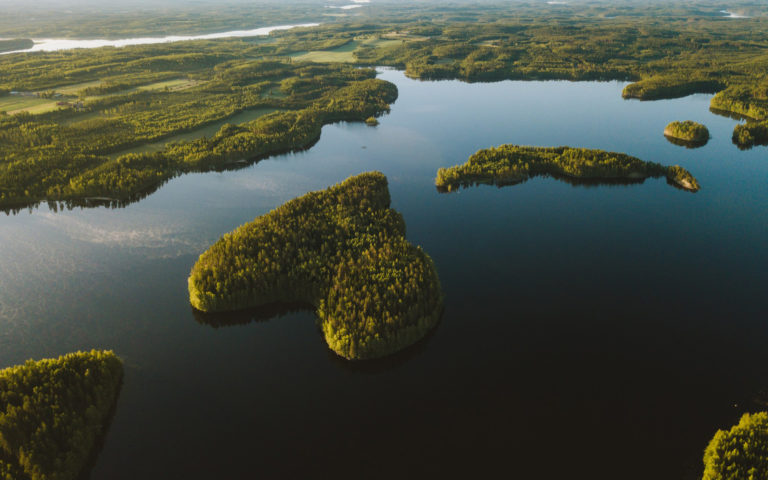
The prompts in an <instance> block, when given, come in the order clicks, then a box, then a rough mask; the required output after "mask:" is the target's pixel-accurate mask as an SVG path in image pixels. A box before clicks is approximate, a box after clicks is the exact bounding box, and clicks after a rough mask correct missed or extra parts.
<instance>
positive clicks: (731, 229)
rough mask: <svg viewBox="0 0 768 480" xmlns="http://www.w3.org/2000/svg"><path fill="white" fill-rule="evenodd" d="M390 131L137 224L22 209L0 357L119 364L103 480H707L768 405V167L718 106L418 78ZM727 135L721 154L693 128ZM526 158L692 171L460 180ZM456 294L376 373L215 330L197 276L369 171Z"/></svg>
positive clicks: (207, 182)
mask: <svg viewBox="0 0 768 480" xmlns="http://www.w3.org/2000/svg"><path fill="white" fill-rule="evenodd" d="M381 78H384V79H387V80H390V81H393V82H395V83H396V84H397V85H398V88H399V90H400V97H399V99H398V100H397V102H396V103H395V104H394V105H393V108H392V112H391V114H390V115H388V116H386V117H384V118H382V119H381V124H380V125H379V126H378V127H376V128H371V127H366V126H365V125H362V124H340V125H332V126H328V127H325V128H324V130H323V135H322V138H321V140H320V142H319V143H318V144H317V145H316V146H314V147H313V148H312V149H311V150H309V151H307V152H303V153H297V154H291V155H285V156H281V157H278V158H273V159H269V160H265V161H263V162H261V163H258V164H256V165H254V166H251V167H249V168H246V169H243V170H239V171H233V172H226V173H210V174H199V175H187V176H184V177H181V178H178V179H176V180H173V181H171V182H170V183H169V184H167V185H166V186H164V187H163V188H161V189H160V190H159V191H158V192H157V193H155V194H153V195H151V196H150V197H148V198H146V199H145V200H143V201H141V202H139V203H136V204H133V205H131V206H129V207H127V208H125V209H117V210H110V209H104V208H98V209H89V210H74V211H65V212H51V211H48V210H47V209H45V208H41V209H39V210H34V211H32V212H23V213H21V214H19V215H16V216H9V217H3V218H0V366H6V365H11V364H16V363H19V362H22V361H23V360H25V359H27V358H31V357H34V358H41V357H47V356H54V355H59V354H62V353H65V352H68V351H72V350H76V349H90V348H110V349H114V350H115V351H116V352H117V353H118V354H119V355H120V356H121V357H123V359H124V360H125V363H126V377H125V384H124V387H123V390H122V393H121V397H120V400H119V403H118V407H117V412H116V415H115V417H114V420H113V423H112V426H111V429H110V432H109V435H108V437H107V439H106V443H105V445H104V448H103V451H102V452H101V455H100V456H99V458H98V461H97V463H96V465H95V467H94V469H93V472H92V478H93V479H94V480H101V479H104V480H106V479H109V480H121V479H126V480H127V479H137V478H143V479H155V478H156V479H170V478H174V479H175V478H180V479H181V478H183V479H201V480H202V479H211V478H228V479H240V478H243V479H245V478H248V479H250V478H323V477H335V478H411V477H422V478H424V477H427V478H432V477H453V476H456V475H457V474H464V475H467V476H470V478H476V477H478V476H480V475H483V476H488V475H494V477H495V476H505V477H510V478H537V479H562V478H577V479H582V478H583V479H590V480H592V479H615V478H624V479H643V480H646V479H648V478H654V479H684V480H688V479H693V478H696V477H697V476H699V475H700V468H701V467H700V463H701V454H702V452H703V449H704V447H705V446H706V444H707V442H708V441H709V439H710V438H711V436H712V434H713V433H714V432H715V430H716V429H717V428H723V427H725V426H728V425H730V424H732V423H734V422H735V421H736V420H737V419H738V417H739V416H740V415H741V414H742V413H743V412H745V411H752V410H755V409H758V408H760V402H761V401H762V400H763V399H766V398H768V396H766V395H764V393H763V391H768V349H766V348H765V345H766V344H768V321H767V320H768V318H767V316H766V314H765V312H766V311H767V310H768V296H767V295H766V294H765V292H766V288H767V287H768V274H767V273H766V272H768V253H766V249H765V245H766V244H767V242H768V222H767V221H766V220H767V219H766V212H768V191H766V185H767V180H768V150H766V149H765V148H757V149H754V150H750V151H744V152H742V151H739V150H738V149H737V148H736V147H735V146H733V145H732V144H731V141H730V135H731V131H732V130H733V126H734V125H735V124H736V121H735V120H732V119H728V118H724V117H719V116H716V115H714V114H712V113H710V112H709V110H708V104H709V98H710V96H708V95H694V96H690V97H687V98H683V99H678V100H671V101H661V102H637V101H624V100H622V99H621V95H620V93H621V89H622V87H623V84H619V83H568V82H500V83H494V84H463V83H459V82H437V83H436V82H416V81H413V80H409V79H406V78H405V77H404V76H403V74H402V73H399V72H395V71H385V72H383V73H382V75H381ZM687 119H690V120H695V121H699V122H702V123H704V124H706V125H707V127H708V128H709V130H710V132H711V134H712V136H713V138H712V139H711V140H710V141H709V143H708V144H707V145H706V146H704V147H702V148H699V149H685V148H681V147H679V146H675V145H673V144H671V143H669V142H667V141H666V140H665V139H664V137H663V135H662V130H663V128H664V126H665V125H666V124H667V123H669V122H670V121H673V120H687ZM502 143H518V144H528V145H542V146H545V145H549V146H552V145H572V146H580V147H589V148H602V149H606V150H615V151H620V152H625V153H629V154H631V155H635V156H638V157H640V158H642V159H644V160H650V161H655V162H659V163H663V164H679V165H682V166H684V167H685V168H687V169H688V170H689V171H691V173H693V175H694V176H695V177H696V178H697V179H698V181H699V183H700V184H701V186H702V190H701V191H700V192H698V193H696V194H692V193H689V192H684V191H681V190H678V189H675V188H672V187H671V186H669V185H667V183H666V182H665V181H664V180H663V179H659V180H647V181H645V182H644V183H642V184H637V185H630V186H597V187H595V186H592V187H587V186H573V185H569V184H567V183H563V182H559V181H557V180H554V179H551V178H536V179H533V180H531V181H528V182H526V183H523V184H521V185H516V186H512V187H505V188H502V189H498V188H496V187H488V186H484V187H477V188H471V189H464V190H461V191H459V192H457V193H453V194H439V193H437V191H436V189H435V188H434V177H435V172H436V170H437V168H439V167H442V166H451V165H455V164H458V163H463V162H464V161H466V159H467V157H468V156H469V155H470V154H471V153H473V152H475V151H476V150H478V149H480V148H486V147H489V146H492V145H499V144H502ZM374 169H375V170H381V171H382V172H384V173H385V174H386V175H387V176H388V178H389V181H390V191H391V194H392V199H393V206H394V207H395V208H396V209H398V210H400V211H401V212H402V213H403V215H404V217H405V220H406V222H407V225H408V238H409V239H410V240H411V241H412V242H414V243H417V244H420V245H422V246H423V247H424V249H425V250H426V251H427V252H428V253H429V254H430V255H431V256H432V258H433V259H434V260H435V262H436V265H437V268H438V270H439V274H440V278H441V281H442V284H443V289H444V292H445V296H446V305H445V306H446V308H445V315H444V318H443V319H442V321H441V323H440V325H439V326H438V327H437V329H436V330H435V331H434V332H433V333H432V334H431V335H430V336H429V337H428V338H427V339H425V341H423V342H421V343H420V344H418V345H417V346H415V347H414V348H411V349H409V350H407V351H405V352H403V354H400V355H397V356H395V357H393V358H390V359H386V360H384V361H379V362H374V363H363V364H360V363H349V362H346V361H343V360H340V359H338V358H337V357H335V356H334V355H333V354H332V353H330V352H329V351H328V349H327V347H326V346H325V344H324V342H323V339H322V336H321V335H320V334H319V333H318V331H317V329H316V327H315V325H314V317H313V315H312V314H311V313H310V312H299V313H289V314H286V315H284V316H282V317H280V318H275V319H272V320H269V321H259V322H253V323H246V324H242V325H237V326H231V327H222V328H213V327H212V326H209V325H206V324H203V323H200V322H198V321H196V319H195V317H194V316H193V314H192V311H191V308H190V307H189V305H188V298H187V284H186V279H187V275H188V273H189V269H190V268H191V266H192V265H193V263H194V262H195V260H196V258H197V256H198V255H199V254H200V253H202V252H203V251H204V250H205V249H206V248H207V247H208V246H209V245H210V244H211V243H212V242H213V241H215V240H216V239H217V238H218V237H219V236H220V235H221V234H223V233H225V232H228V231H230V230H232V229H233V228H235V227H236V226H238V225H240V224H242V223H244V222H247V221H249V220H251V219H252V218H253V217H255V216H257V215H260V214H263V213H265V212H267V211H269V210H270V209H272V208H274V207H276V206H278V205H280V204H281V203H283V202H285V201H287V200H289V199H291V198H293V197H295V196H298V195H301V194H303V193H305V192H307V191H310V190H315V189H320V188H324V187H327V186H328V185H330V184H333V183H336V182H339V181H341V180H343V179H344V178H346V177H348V176H350V175H353V174H357V173H360V172H363V171H367V170H374Z"/></svg>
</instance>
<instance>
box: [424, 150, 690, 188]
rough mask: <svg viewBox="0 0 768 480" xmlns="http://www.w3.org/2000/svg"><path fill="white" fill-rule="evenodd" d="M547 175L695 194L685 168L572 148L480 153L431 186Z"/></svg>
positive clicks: (444, 170)
mask: <svg viewBox="0 0 768 480" xmlns="http://www.w3.org/2000/svg"><path fill="white" fill-rule="evenodd" d="M539 175H546V176H552V177H554V178H561V179H562V178H564V179H577V180H585V181H590V180H600V181H603V182H606V183H610V182H611V181H613V180H616V181H618V182H624V181H630V182H632V181H638V182H639V181H642V180H644V179H646V178H648V177H654V178H656V177H666V178H667V180H668V181H669V182H670V183H671V184H673V185H676V186H679V187H680V188H683V189H685V190H689V191H694V192H695V191H697V190H699V188H700V187H699V184H698V182H697V181H696V179H695V178H694V177H693V176H692V175H691V174H690V173H689V172H688V171H687V170H685V169H684V168H682V167H679V166H672V167H665V166H664V165H661V164H658V163H654V162H646V161H643V160H640V159H639V158H635V157H631V156H629V155H626V154H623V153H616V152H606V151H603V150H590V149H586V148H571V147H527V146H519V145H501V146H499V147H492V148H488V149H484V150H479V151H477V152H476V153H474V154H472V156H470V157H469V160H468V161H467V162H466V163H464V164H463V165H457V166H455V167H449V168H441V169H439V170H438V171H437V178H436V179H435V185H436V186H437V188H438V190H440V191H448V192H450V191H453V190H456V189H457V188H459V187H462V186H470V185H474V184H478V183H486V184H491V185H497V186H500V187H501V186H504V185H514V184H516V183H521V182H524V181H526V180H528V179H529V178H531V177H535V176H539Z"/></svg>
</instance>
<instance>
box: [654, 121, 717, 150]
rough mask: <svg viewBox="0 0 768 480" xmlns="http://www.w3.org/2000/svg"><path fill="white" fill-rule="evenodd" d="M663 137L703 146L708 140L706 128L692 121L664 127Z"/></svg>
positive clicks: (674, 123)
mask: <svg viewBox="0 0 768 480" xmlns="http://www.w3.org/2000/svg"><path fill="white" fill-rule="evenodd" d="M664 135H666V136H667V137H672V138H675V139H678V140H682V141H684V142H690V143H692V144H704V143H707V140H709V130H708V129H707V127H706V126H704V125H702V124H700V123H697V122H694V121H692V120H685V121H682V122H672V123H670V124H669V125H667V126H666V127H664Z"/></svg>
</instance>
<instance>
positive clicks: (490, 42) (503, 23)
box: [0, 3, 768, 210]
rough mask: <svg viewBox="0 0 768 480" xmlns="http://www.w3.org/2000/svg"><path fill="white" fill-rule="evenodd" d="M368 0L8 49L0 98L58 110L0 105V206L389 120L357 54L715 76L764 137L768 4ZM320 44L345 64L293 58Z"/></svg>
mask: <svg viewBox="0 0 768 480" xmlns="http://www.w3.org/2000/svg"><path fill="white" fill-rule="evenodd" d="M369 7H370V6H369ZM369 7H366V8H365V9H360V13H358V14H355V15H352V14H349V15H342V16H340V17H333V18H327V19H326V20H328V21H327V23H325V24H323V25H321V26H320V27H315V28H299V29H294V30H286V31H279V32H274V33H273V34H271V35H270V36H269V37H255V38H250V39H221V40H208V41H191V42H179V43H173V44H161V45H145V46H133V47H126V48H120V49H116V48H102V49H92V50H71V51H61V52H51V53H21V54H11V55H3V56H0V110H3V104H4V103H8V104H9V105H11V104H13V102H9V100H18V99H19V97H18V95H21V94H23V95H33V96H34V98H33V99H34V100H37V99H40V98H45V99H49V100H50V102H51V103H50V105H52V107H51V108H50V109H51V110H53V111H44V110H45V109H44V108H40V109H39V110H34V109H35V108H38V107H30V108H27V110H28V111H29V112H37V113H29V112H26V113H25V112H24V111H20V110H9V113H8V114H6V115H4V116H3V115H2V114H0V208H4V209H6V210H13V209H18V208H22V207H25V206H29V205H33V204H35V203H37V202H41V201H67V202H69V204H70V205H71V204H83V202H86V203H88V202H92V201H93V200H94V199H99V200H104V201H108V202H115V203H118V204H122V203H125V202H128V201H131V200H132V199H135V198H140V197H141V196H142V195H144V194H146V193H148V192H151V191H152V190H153V189H155V188H157V187H158V186H159V185H161V184H162V183H163V182H164V181H166V180H168V179H169V178H172V177H173V176H175V175H178V174H181V173H184V172H189V171H203V170H209V169H222V168H235V167H237V166H238V165H243V164H245V163H247V161H250V160H255V159H258V158H261V157H263V156H267V155H270V154H274V153H278V152H282V151H285V150H290V149H296V148H304V147H307V146H309V145H311V144H312V142H314V141H315V140H316V139H317V137H318V135H319V130H320V128H321V126H322V125H323V124H324V123H327V122H331V121H337V120H355V121H365V120H366V119H369V118H370V117H374V119H373V120H375V117H376V116H377V115H380V114H381V113H382V112H384V111H386V110H387V108H388V104H389V103H391V102H392V101H393V100H394V99H395V98H396V89H395V88H394V86H392V85H389V84H386V83H384V82H378V81H375V80H373V79H372V78H373V76H374V72H373V71H372V70H367V69H362V70H358V69H356V68H353V65H355V64H356V65H362V66H372V65H389V66H394V67H398V68H403V69H405V71H406V73H407V74H408V75H410V76H413V77H417V78H423V79H441V78H456V79H462V80H466V81H496V80H502V79H571V80H608V79H621V80H633V81H634V83H632V84H630V85H629V86H627V88H626V90H625V92H624V95H625V96H626V97H627V98H640V99H657V98H670V97H676V96H681V95H687V94H690V93H694V92H718V93H717V94H716V95H715V96H714V98H713V99H712V104H711V106H712V108H713V109H714V110H716V111H721V112H723V113H727V114H738V115H742V116H744V117H747V118H748V119H749V121H747V122H746V123H744V124H741V125H738V126H736V128H735V130H734V133H733V139H734V142H735V143H736V144H738V145H739V146H740V147H742V148H748V147H751V146H752V145H755V144H761V143H767V142H768V123H767V122H768V76H767V74H766V72H767V71H768V68H767V67H768V59H767V57H766V56H765V54H764V52H765V51H766V49H767V48H768V33H766V32H768V28H765V27H766V26H767V25H766V20H763V17H756V18H747V19H739V20H738V21H734V20H733V19H728V18H724V17H723V16H722V14H719V13H718V11H717V10H716V9H713V8H710V7H707V6H706V5H704V4H701V5H699V4H696V3H692V4H687V5H685V6H679V7H674V8H672V7H669V6H667V7H662V6H659V5H651V6H644V7H642V8H641V7H637V6H632V5H631V4H624V3H620V4H616V5H613V4H599V3H596V4H590V5H589V6H581V7H578V8H577V7H575V6H574V7H572V8H571V7H565V6H547V7H543V6H542V5H534V4H533V3H532V4H523V5H521V6H520V8H518V9H510V8H509V6H504V5H502V4H494V3H489V4H488V5H483V7H482V8H479V7H469V6H459V5H444V6H436V5H433V4H425V5H407V4H398V6H397V8H395V7H394V6H392V5H389V4H387V3H384V4H382V5H381V6H379V7H376V8H373V7H370V8H369ZM269 8H270V9H268V10H267V11H269V12H277V11H278V10H272V9H273V8H274V9H278V7H276V6H275V5H274V4H273V5H271V6H270V7H269ZM745 8H746V7H745ZM750 8H753V9H754V8H756V7H754V6H753V7H750ZM225 10H226V9H223V10H222V11H225ZM758 10H759V9H758ZM745 11H748V9H747V10H745ZM363 12H369V13H363ZM756 13H757V14H760V13H761V12H760V11H756ZM137 15H138V14H137ZM222 18H223V17H222ZM267 18H270V19H272V18H273V17H269V16H268V17H265V19H267ZM288 18H293V17H286V19H288ZM273 19H274V20H275V22H274V23H281V22H278V21H277V20H278V19H279V17H278V16H276V17H274V18H273ZM51 21H53V20H51ZM211 21H212V22H214V24H215V19H212V20H211ZM238 21H240V22H243V21H245V20H243V19H240V20H237V18H236V15H231V16H229V17H227V19H226V20H225V21H224V20H222V23H221V24H217V25H219V27H221V28H220V29H222V28H224V25H225V24H226V25H227V26H228V28H244V26H243V25H241V24H238V23H237V22H238ZM265 21H266V20H265ZM53 24H56V25H58V23H56V22H54V23H53ZM53 24H52V25H53ZM156 24H157V23H152V22H150V23H149V25H150V26H151V25H156ZM86 25H87V23H86V24H82V25H79V27H78V28H74V29H72V30H71V32H72V35H75V34H76V33H75V32H78V31H79V29H80V28H86ZM179 25H183V23H180V24H179ZM193 25H194V26H197V27H200V25H198V24H197V23H195V22H192V23H189V24H187V27H188V28H192V26H193ZM187 27H185V28H187ZM116 28H117V27H116ZM211 28H213V27H211ZM126 29H127V30H125V34H129V33H130V28H129V27H126ZM83 31H85V30H83ZM116 31H118V32H119V31H121V30H120V29H119V28H117V30H116ZM94 32H98V30H94ZM175 33H183V32H181V31H178V32H175ZM187 33H189V32H187ZM306 52H320V53H323V52H325V53H327V54H329V56H328V57H327V58H329V59H343V60H344V61H346V62H348V64H347V65H343V64H339V63H311V62H299V61H294V60H293V58H301V56H302V54H303V53H306ZM334 52H348V53H345V54H343V55H335V56H334ZM315 58H324V57H322V55H321V56H319V57H315ZM329 61H331V60H329ZM334 61H335V60H334ZM11 92H16V96H14V95H11ZM24 98H26V97H24ZM59 103H60V104H61V105H57V104H59ZM261 108H270V109H277V110H279V112H277V113H275V114H273V115H272V116H270V117H265V118H263V119H258V120H255V121H253V122H250V123H248V124H242V125H225V126H224V127H223V128H222V129H221V130H220V131H219V132H218V133H217V134H216V135H214V136H212V137H210V138H200V139H198V140H194V141H188V142H182V143H171V144H169V145H168V146H167V148H165V149H164V150H163V151H161V152H150V151H142V149H141V146H142V145H144V144H146V143H148V142H157V141H162V140H163V139H166V138H168V139H172V137H173V136H174V135H177V134H180V133H183V132H194V131H195V129H197V128H199V127H201V126H204V125H207V124H211V123H214V122H221V121H223V120H225V119H226V118H229V117H230V116H232V115H234V114H237V113H239V112H242V111H244V110H251V109H261ZM21 110H24V109H21ZM369 121H370V122H371V123H374V122H373V121H372V120H369Z"/></svg>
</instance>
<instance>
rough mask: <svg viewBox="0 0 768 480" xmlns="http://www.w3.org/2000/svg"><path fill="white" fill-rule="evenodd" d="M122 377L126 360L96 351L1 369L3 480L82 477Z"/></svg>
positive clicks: (0, 471)
mask: <svg viewBox="0 0 768 480" xmlns="http://www.w3.org/2000/svg"><path fill="white" fill-rule="evenodd" d="M122 377H123V365H122V362H121V361H120V359H119V358H118V357H117V356H115V354H114V353H112V352H111V351H96V350H93V351H90V352H77V353H70V354H67V355H63V356H61V357H59V358H56V359H46V360H39V361H33V360H29V361H27V362H26V363H25V364H24V365H19V366H15V367H10V368H6V369H4V370H0V479H2V480H76V479H78V478H80V476H81V475H82V474H83V473H84V469H85V468H86V467H87V466H88V461H89V459H90V457H91V455H93V454H94V450H95V448H96V446H97V444H98V442H99V441H100V440H101V439H102V437H103V435H104V434H105V433H106V426H107V423H108V422H109V420H110V415H111V413H112V411H113V409H114V406H115V403H116V401H117V395H118V392H119V390H120V386H121V384H122Z"/></svg>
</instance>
